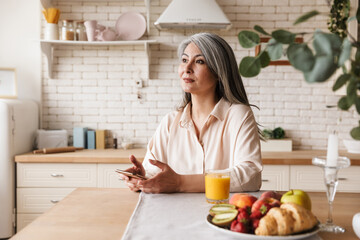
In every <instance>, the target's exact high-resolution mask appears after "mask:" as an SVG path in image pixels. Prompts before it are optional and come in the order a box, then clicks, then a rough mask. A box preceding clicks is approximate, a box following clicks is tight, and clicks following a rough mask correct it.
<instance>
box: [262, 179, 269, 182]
mask: <svg viewBox="0 0 360 240" xmlns="http://www.w3.org/2000/svg"><path fill="white" fill-rule="evenodd" d="M261 181H262V182H269V180H268V179H261Z"/></svg>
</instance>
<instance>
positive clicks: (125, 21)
mask: <svg viewBox="0 0 360 240" xmlns="http://www.w3.org/2000/svg"><path fill="white" fill-rule="evenodd" d="M115 30H116V33H117V35H118V36H119V37H120V39H121V40H128V41H131V40H137V39H139V38H141V37H142V35H144V33H145V31H146V20H145V18H144V16H143V15H141V14H140V13H137V12H126V13H123V14H121V15H120V17H119V18H118V19H117V20H116V23H115Z"/></svg>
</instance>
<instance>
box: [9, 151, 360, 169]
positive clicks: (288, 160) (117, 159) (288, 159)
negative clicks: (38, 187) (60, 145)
mask: <svg viewBox="0 0 360 240" xmlns="http://www.w3.org/2000/svg"><path fill="white" fill-rule="evenodd" d="M131 154H133V155H134V156H135V157H136V158H137V159H138V160H140V161H142V160H143V159H144V157H145V154H146V149H144V148H138V149H128V150H122V149H104V150H100V149H96V150H90V149H84V150H78V151H76V152H68V153H55V154H32V153H27V154H23V155H17V156H15V161H16V162H21V163H130V160H129V156H130V155H131ZM339 155H340V156H346V157H348V158H350V160H351V165H353V166H355V165H358V166H360V154H352V153H348V152H347V151H340V152H339ZM315 156H326V151H325V150H295V151H292V152H262V159H263V163H264V164H269V165H270V164H272V165H274V164H279V165H311V160H312V158H313V157H315Z"/></svg>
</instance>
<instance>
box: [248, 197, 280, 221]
mask: <svg viewBox="0 0 360 240" xmlns="http://www.w3.org/2000/svg"><path fill="white" fill-rule="evenodd" d="M273 207H280V201H279V200H277V199H275V198H259V199H258V200H257V201H256V202H254V204H253V205H252V207H251V215H250V217H251V218H259V217H260V218H261V217H263V216H265V215H266V213H267V212H268V211H269V210H270V209H271V208H273Z"/></svg>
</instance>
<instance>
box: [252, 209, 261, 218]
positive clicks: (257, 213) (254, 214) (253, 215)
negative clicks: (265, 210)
mask: <svg viewBox="0 0 360 240" xmlns="http://www.w3.org/2000/svg"><path fill="white" fill-rule="evenodd" d="M262 217H263V215H262V213H261V212H260V211H259V210H256V211H254V212H252V213H251V215H250V218H251V219H260V218H262Z"/></svg>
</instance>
